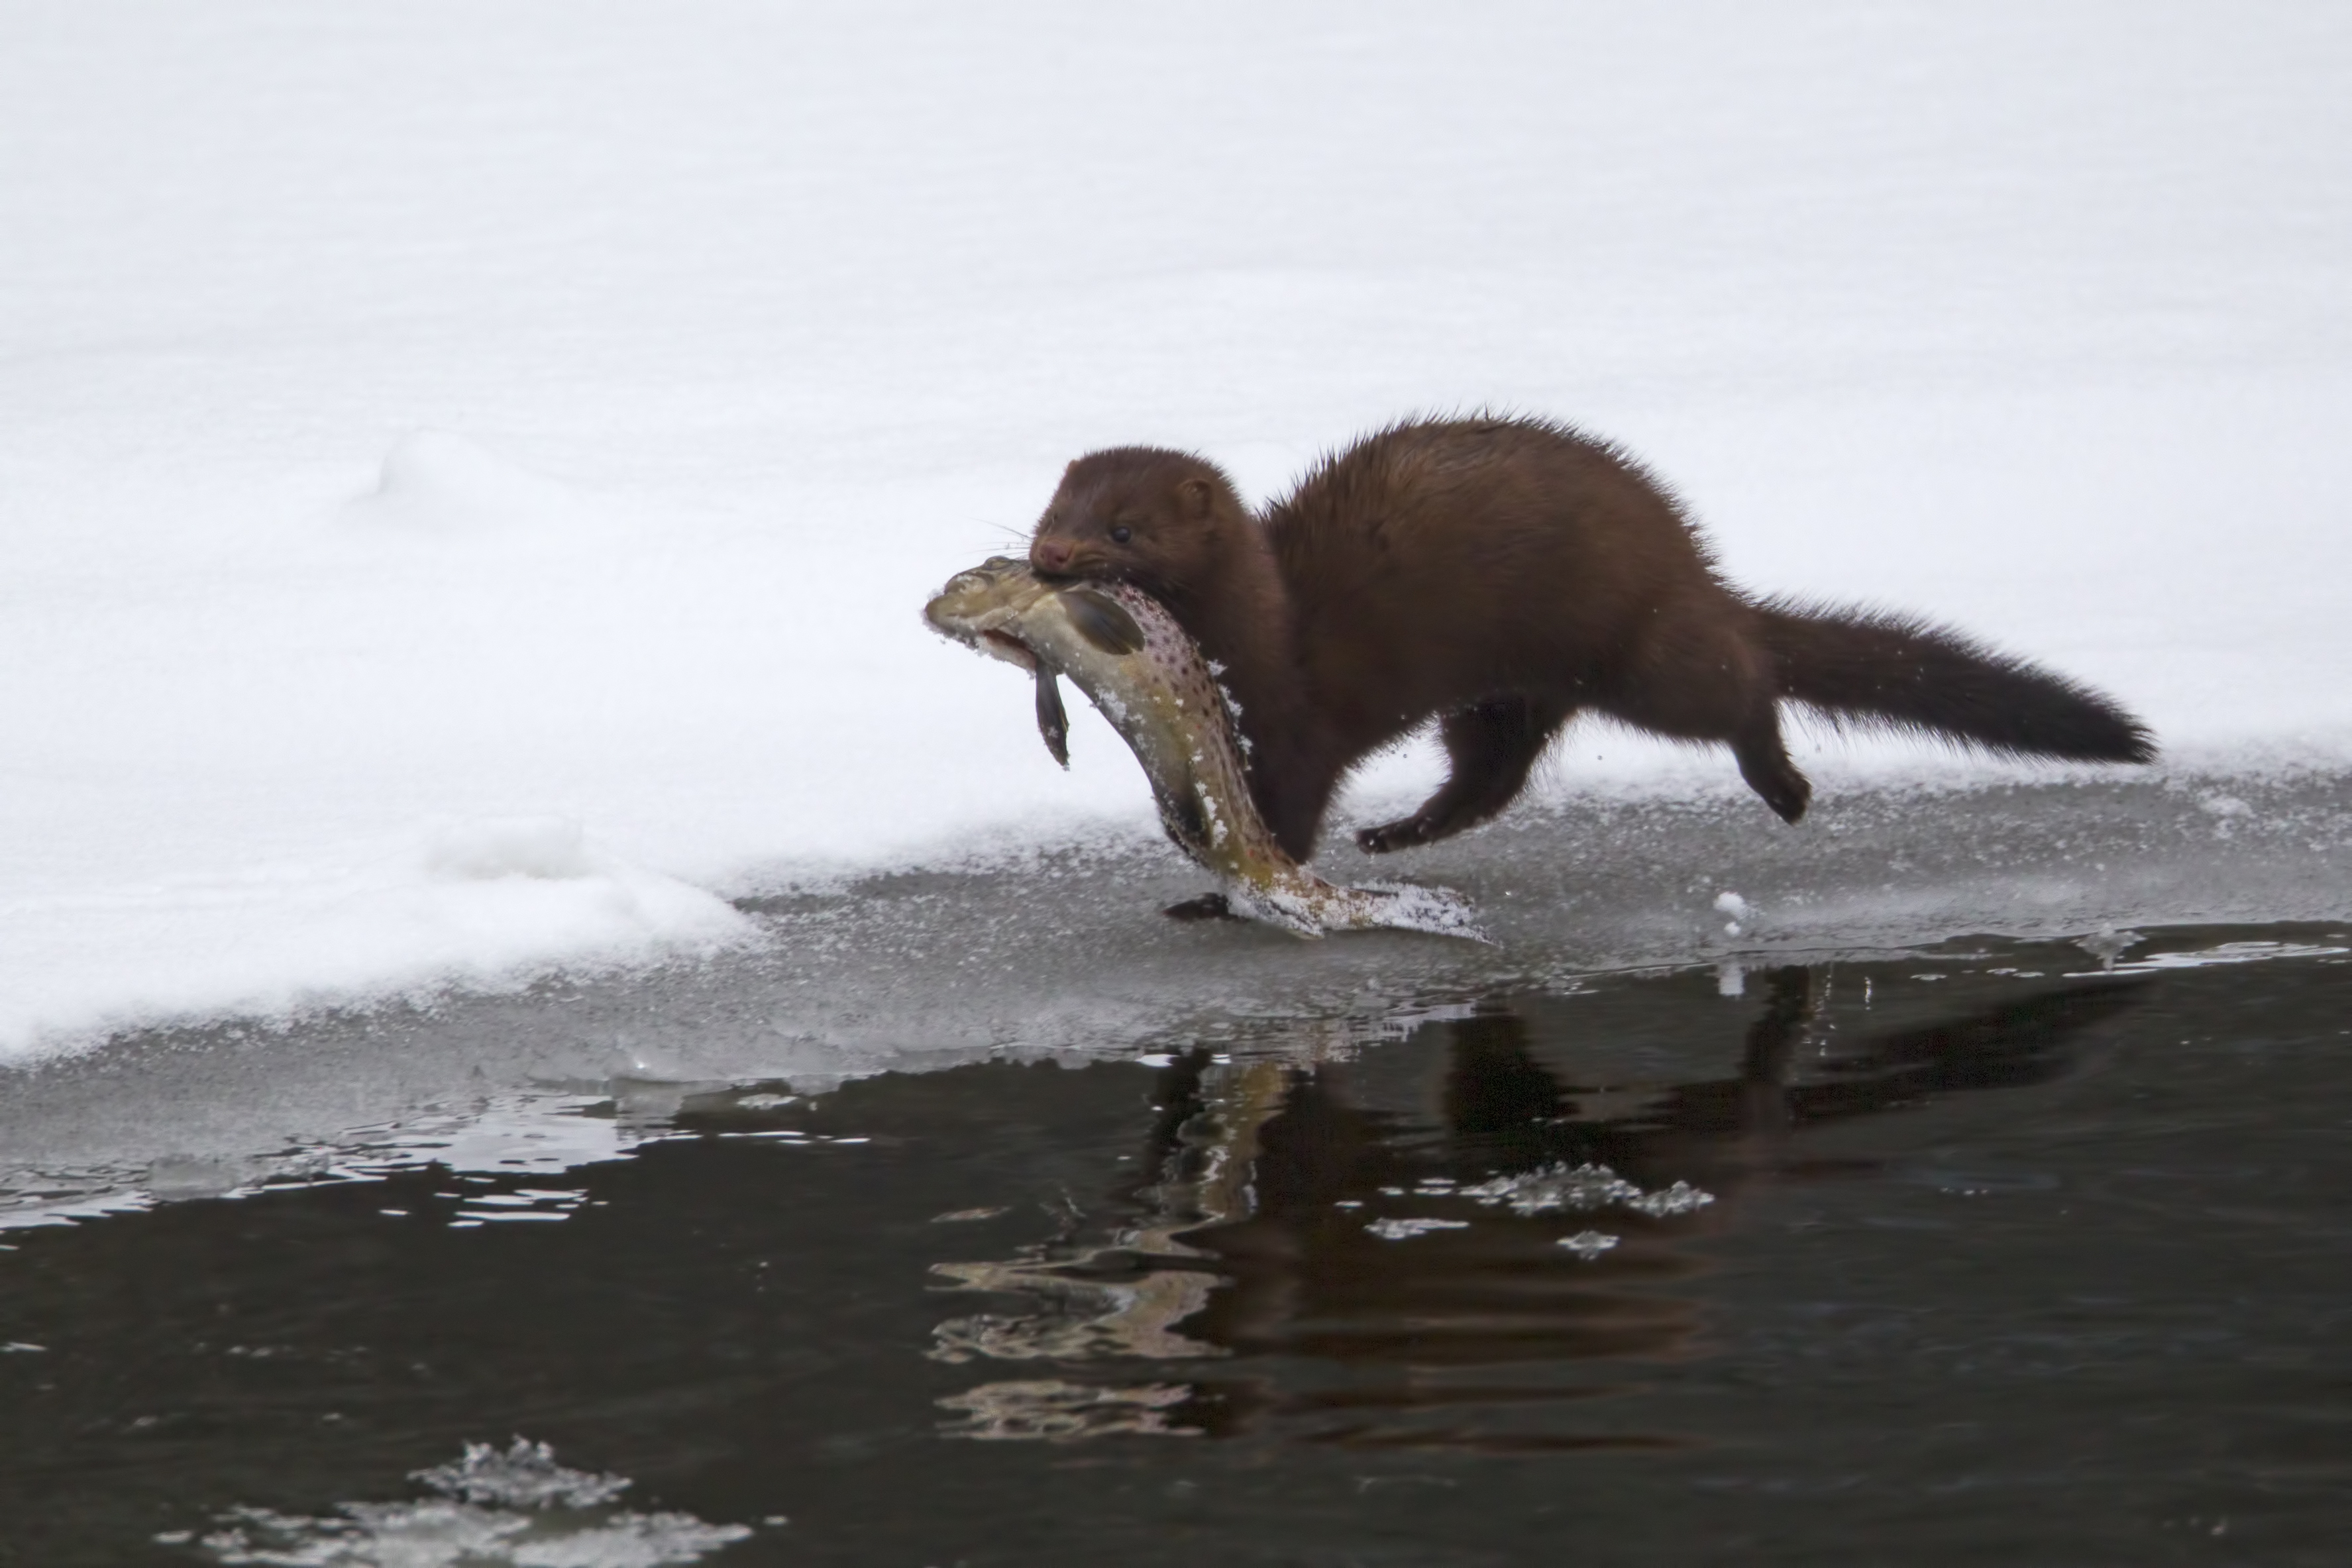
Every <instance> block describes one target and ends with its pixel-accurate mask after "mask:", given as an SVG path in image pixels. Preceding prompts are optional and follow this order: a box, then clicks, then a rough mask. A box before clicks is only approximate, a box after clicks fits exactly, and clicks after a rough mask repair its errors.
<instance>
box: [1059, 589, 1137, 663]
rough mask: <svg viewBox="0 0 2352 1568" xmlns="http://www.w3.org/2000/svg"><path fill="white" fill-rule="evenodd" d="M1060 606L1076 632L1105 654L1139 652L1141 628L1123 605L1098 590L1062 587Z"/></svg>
mask: <svg viewBox="0 0 2352 1568" xmlns="http://www.w3.org/2000/svg"><path fill="white" fill-rule="evenodd" d="M1062 608H1063V609H1064V610H1066V611H1067V612H1069V617H1070V624H1071V625H1073V626H1075V627H1076V628H1077V629H1078V635H1079V636H1081V637H1084V638H1085V639H1086V640H1087V642H1089V643H1093V644H1094V645H1095V646H1096V647H1097V648H1100V649H1101V650H1102V651H1103V652H1104V653H1140V652H1141V651H1142V648H1143V628H1142V627H1140V626H1139V625H1137V624H1136V622H1135V617H1134V616H1132V615H1129V613H1128V612H1127V607H1126V606H1125V605H1123V604H1121V603H1120V602H1119V601H1118V600H1116V599H1113V598H1112V597H1111V596H1110V595H1109V594H1108V593H1105V592H1103V591H1101V590H1099V589H1093V588H1066V589H1064V590H1062Z"/></svg>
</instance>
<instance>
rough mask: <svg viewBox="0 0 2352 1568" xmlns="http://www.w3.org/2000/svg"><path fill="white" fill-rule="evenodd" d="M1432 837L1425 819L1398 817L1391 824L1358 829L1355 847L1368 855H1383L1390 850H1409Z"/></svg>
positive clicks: (1384, 823) (1428, 823)
mask: <svg viewBox="0 0 2352 1568" xmlns="http://www.w3.org/2000/svg"><path fill="white" fill-rule="evenodd" d="M1432 837H1433V834H1432V833H1431V832H1430V822H1429V819H1428V818H1426V817H1399V818H1398V819H1397V820H1396V821H1393V822H1382V823H1381V825H1380V826H1379V827H1377V828H1360V829H1358V830H1357V832H1356V847H1357V848H1358V849H1360V850H1361V851H1363V852H1365V853H1366V854H1368V855H1384V854H1386V853H1388V852H1390V851H1391V850H1409V849H1411V848H1412V847H1413V846H1414V845H1415V844H1425V843H1427V842H1429V841H1430V839H1431V838H1432Z"/></svg>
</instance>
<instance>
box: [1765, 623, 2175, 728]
mask: <svg viewBox="0 0 2352 1568" xmlns="http://www.w3.org/2000/svg"><path fill="white" fill-rule="evenodd" d="M1756 614H1757V617H1758V621H1759V630H1760V632H1761V633H1762V640H1763V643H1764V645H1765V647H1766V648H1767V649H1768V650H1769V652H1770V653H1771V655H1772V661H1773V664H1774V666H1775V669H1776V671H1777V674H1778V675H1779V680H1780V695H1781V696H1784V697H1787V698H1789V699H1790V700H1791V701H1793V702H1801V703H1803V704H1805V705H1806V706H1810V707H1812V708H1814V709H1817V710H1818V711H1819V712H1820V713H1821V714H1822V716H1824V717H1825V718H1827V719H1828V720H1829V721H1830V722H1831V723H1832V724H1833V725H1856V726H1863V727H1885V728H1889V729H1898V730H1915V731H1916V730H1926V731H1928V732H1930V733H1932V734H1935V735H1939V736H1943V737H1948V738H1950V739H1953V740H1959V741H1965V742H1967V743H1969V744H1970V745H1973V746H1979V747H1984V748H1985V749H1986V750H1988V751H1993V752H1999V753H2001V754H2004V755H2008V756H2018V757H2056V758H2070V759H2074V760H2078V761H2084V762H2149V761H2153V760H2154V759H2155V758H2156V737H2155V735H2154V734H2152V733H2151V732H2150V731H2149V729H2148V727H2147V726H2146V725H2144V724H2142V723H2140V721H2139V720H2138V719H2137V718H2134V717H2133V716H2131V715H2130V714H2128V713H2126V712H2125V711H2124V709H2123V708H2121V707H2120V706H2117V705H2116V703H2115V702H2113V701H2112V700H2110V699H2109V698H2107V697H2105V696H2103V695H2100V694H2099V693H2097V692H2095V691H2093V690H2091V689H2090V688H2089V687H2088V686H2083V685H2076V684H2075V683H2074V682H2073V681H2070V680H2068V679H2066V678H2065V677H2064V676H2063V675H2059V674H2052V673H2051V672H2050V671H2048V670H2044V669H2041V668H2038V667H2036V666H2035V665H2032V664H2028V663H2026V662H2025V661H2024V660H2022V659H2017V658H2012V657H2011V656H2010V655H2008V654H2006V653H1995V652H1994V651H1993V650H1991V649H1990V648H1987V647H1985V646H1984V645H1983V644H1981V643H1976V642H1973V641H1971V640H1969V638H1967V637H1964V636H1962V635H1960V634H1959V633H1958V632H1952V631H1948V630H1947V629H1946V628H1944V627H1941V626H1936V625H1932V624H1930V623H1928V622H1925V621H1920V620H1917V619H1915V618H1913V617H1911V616H1907V615H1896V614H1890V613H1886V612H1874V611H1860V612H1857V611H1848V610H1830V609H1825V608H1822V607H1821V606H1818V605H1808V604H1801V603H1795V602H1791V601H1786V600H1774V601H1768V602H1765V603H1762V604H1759V605H1757V606H1756Z"/></svg>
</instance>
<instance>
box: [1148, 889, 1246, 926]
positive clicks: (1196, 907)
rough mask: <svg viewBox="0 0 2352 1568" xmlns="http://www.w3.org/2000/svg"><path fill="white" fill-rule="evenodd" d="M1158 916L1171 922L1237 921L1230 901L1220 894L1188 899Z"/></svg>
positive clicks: (1237, 918)
mask: <svg viewBox="0 0 2352 1568" xmlns="http://www.w3.org/2000/svg"><path fill="white" fill-rule="evenodd" d="M1160 914H1162V915H1166V916H1168V918H1169V919H1171V920H1239V919H1241V918H1242V916H1240V915H1236V914H1234V906H1233V904H1232V902H1231V901H1230V900H1228V899H1227V898H1226V897H1225V895H1224V894H1222V893H1204V894H1202V895H1201V896H1200V897H1198V898H1188V899H1185V900H1184V901H1183V902H1182V903H1181V904H1170V905H1169V906H1168V907H1167V908H1165V909H1163V910H1161V911H1160Z"/></svg>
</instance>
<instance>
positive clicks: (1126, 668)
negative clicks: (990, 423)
mask: <svg viewBox="0 0 2352 1568" xmlns="http://www.w3.org/2000/svg"><path fill="white" fill-rule="evenodd" d="M923 618H924V619H925V620H926V621H928V622H930V624H931V627H932V629H933V630H934V631H936V632H940V634H941V635H942V636H945V637H948V638H950V639H952V640H953V641H955V642H958V643H964V644H966V645H968V646H970V647H972V648H976V649H978V650H979V651H980V652H982V653H987V654H990V655H992V656H993V657H995V658H999V659H1003V660H1004V661H1006V662H1007V663H1009V664H1016V665H1018V666H1020V667H1021V668H1022V669H1024V670H1025V671H1027V672H1028V673H1029V674H1030V675H1031V676H1032V677H1033V678H1034V680H1035V682H1036V691H1037V728H1038V731H1039V733H1040V734H1042V735H1043V736H1044V737H1045V747H1046V749H1048V750H1049V751H1051V752H1052V753H1053V754H1054V759H1055V761H1057V762H1059V763H1061V764H1062V766H1064V767H1065V768H1066V767H1068V766H1069V761H1070V757H1069V722H1068V717H1067V715H1066V713H1065V711H1064V709H1063V707H1062V696H1061V686H1060V684H1059V677H1061V676H1063V675H1067V676H1068V677H1069V678H1070V680H1071V681H1072V682H1073V683H1075V684H1076V686H1077V688H1078V689H1079V690H1080V691H1082V692H1084V693H1086V694H1087V697H1088V698H1089V699H1090V700H1091V701H1092V702H1093V703H1094V705H1095V706H1096V707H1097V708H1099V709H1100V710H1101V711H1102V715H1103V716H1104V717H1105V718H1107V719H1108V720H1110V723H1111V727H1112V728H1114V729H1116V730H1118V733H1119V737H1120V738H1121V739H1123V740H1125V741H1126V742H1127V744H1128V747H1129V749H1131V750H1132V751H1133V752H1134V753H1135V758H1136V760H1137V761H1138V762H1140V763H1141V764H1142V765H1143V774H1144V777H1145V778H1146V779H1150V783H1151V794H1152V799H1153V800H1155V801H1156V802H1158V804H1159V807H1160V825H1161V826H1162V827H1164V828H1165V829H1166V830H1167V831H1168V836H1169V838H1170V839H1171V840H1173V841H1175V844H1176V847H1177V848H1178V849H1181V850H1182V851H1183V852H1185V853H1186V854H1187V855H1190V856H1191V857H1192V859H1193V860H1194V861H1196V862H1199V863H1200V864H1201V865H1202V867H1204V868H1205V869H1206V870H1208V871H1209V872H1211V873H1213V874H1214V875H1215V876H1216V878H1217V880H1218V882H1219V883H1221V884H1222V885H1223V892H1224V898H1225V904H1226V906H1227V907H1228V908H1229V909H1230V910H1231V911H1232V912H1233V913H1234V914H1236V915H1245V916H1247V917H1249V918H1251V919H1255V920H1263V921H1265V922H1266V923H1267V924H1268V925H1279V926H1281V927H1282V928H1283V929H1285V930H1286V931H1293V932H1297V934H1298V935H1300V936H1322V935H1323V934H1324V933H1326V932H1329V931H1361V930H1369V929H1371V928H1373V927H1377V926H1391V927H1395V928H1399V929H1403V930H1412V931H1434V932H1443V933H1445V934H1448V935H1453V936H1476V935H1477V932H1476V929H1475V926H1474V925H1473V924H1472V922H1471V917H1470V909H1469V906H1468V904H1465V902H1464V901H1463V900H1462V898H1461V897H1460V896H1459V895H1458V894H1453V893H1449V892H1446V891H1445V890H1444V889H1441V888H1426V887H1412V886H1370V887H1340V886H1338V885H1336V884H1334V883H1328V882H1326V881H1324V880H1323V879H1322V878H1321V877H1319V876H1318V875H1316V874H1315V873H1313V872H1311V871H1308V870H1307V868H1306V867H1304V866H1302V865H1300V864H1299V863H1298V862H1297V861H1294V860H1292V859H1291V858H1290V857H1289V856H1288V855H1286V854H1285V853H1284V852H1282V849H1281V846H1279V845H1278V844H1276V842H1275V841H1274V835H1273V833H1272V832H1270V831H1267V829H1266V826H1265V821H1264V820H1263V819H1261V818H1260V817H1259V816H1258V812H1257V806H1256V803H1255V801H1253V800H1251V798H1250V792H1249V783H1248V778H1247V775H1246V773H1245V771H1244V763H1243V758H1242V750H1241V739H1240V731H1239V729H1238V728H1237V727H1235V726H1234V717H1233V711H1232V708H1231V707H1230V706H1228V702H1227V699H1226V696H1225V695H1224V693H1223V690H1222V689H1221V688H1220V687H1219V686H1218V685H1217V681H1216V677H1215V675H1214V674H1213V672H1212V671H1211V670H1210V668H1209V664H1208V662H1207V660H1205V659H1204V658H1203V657H1202V653H1201V650H1200V648H1199V647H1198V646H1197V645H1196V644H1195V643H1193V642H1192V638H1191V637H1190V636H1188V635H1186V633H1185V632H1184V629H1183V628H1182V627H1181V626H1179V625H1178V624H1177V623H1176V621H1175V618H1174V617H1173V616H1171V615H1170V614H1169V613H1168V612H1167V611H1166V610H1165V609H1163V608H1162V607H1161V606H1160V602H1159V601H1157V600H1155V599H1153V598H1152V597H1151V596H1150V594H1148V593H1145V592H1143V591H1141V590H1140V589H1137V588H1134V587H1131V586H1129V585H1128V584H1126V583H1118V582H1106V583H1097V582H1085V583H1067V584H1056V583H1049V582H1045V581H1042V580H1039V579H1038V578H1037V577H1036V576H1035V575H1034V573H1032V572H1031V571H1030V570H1029V563H1028V562H1026V561H1023V560H1015V559H1013V558H1012V557H1010V556H994V557H992V558H990V559H987V560H985V561H982V563H981V564H980V565H978V566H976V567H974V568H973V569H972V570H970V571H964V572H959V573H957V574H956V575H955V576H954V577H951V578H950V579H949V580H948V583H947V586H946V587H945V588H942V589H941V590H940V592H939V595H938V597H937V598H935V599H933V600H932V601H930V603H929V604H927V605H925V606H924V607H923Z"/></svg>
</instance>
